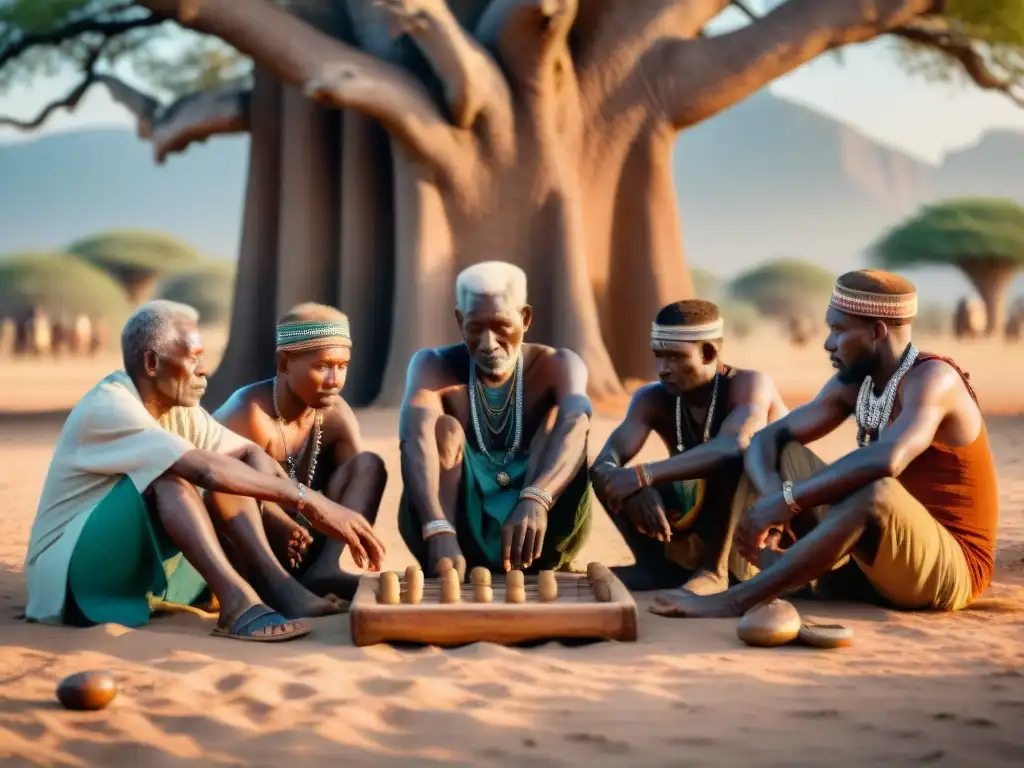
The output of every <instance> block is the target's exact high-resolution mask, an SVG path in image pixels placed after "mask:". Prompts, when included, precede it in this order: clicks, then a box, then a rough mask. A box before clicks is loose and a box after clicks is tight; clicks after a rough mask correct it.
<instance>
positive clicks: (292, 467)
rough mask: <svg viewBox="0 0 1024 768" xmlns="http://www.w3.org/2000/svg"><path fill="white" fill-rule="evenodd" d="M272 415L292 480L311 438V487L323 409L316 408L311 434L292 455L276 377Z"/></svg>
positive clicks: (318, 452)
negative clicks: (278, 399) (279, 403)
mask: <svg viewBox="0 0 1024 768" xmlns="http://www.w3.org/2000/svg"><path fill="white" fill-rule="evenodd" d="M274 417H275V418H276V419H277V429H278V432H279V433H280V435H281V447H282V448H283V449H284V460H285V463H286V464H287V465H288V476H289V477H290V478H291V479H292V481H297V479H298V469H299V464H300V463H302V457H303V456H305V455H306V449H307V448H308V447H309V443H310V440H309V438H310V437H312V438H313V453H312V454H310V457H309V472H308V473H307V475H306V487H307V488H310V489H312V487H313V477H314V476H315V475H316V462H317V459H318V458H320V440H321V437H322V436H323V423H324V413H323V411H320V410H318V411H316V413H315V414H314V416H313V431H312V434H311V435H307V436H306V439H305V440H304V441H303V443H302V448H301V449H300V450H299V452H298V453H297V454H296V455H295V456H294V457H292V455H291V454H290V453H289V452H288V441H287V440H285V436H284V425H285V421H284V417H283V416H282V415H281V409H280V407H279V406H278V404H277V378H276V377H275V378H274ZM299 517H302V518H303V520H304V521H305V517H304V516H303V515H302V513H301V512H300V513H299ZM306 522H308V521H306Z"/></svg>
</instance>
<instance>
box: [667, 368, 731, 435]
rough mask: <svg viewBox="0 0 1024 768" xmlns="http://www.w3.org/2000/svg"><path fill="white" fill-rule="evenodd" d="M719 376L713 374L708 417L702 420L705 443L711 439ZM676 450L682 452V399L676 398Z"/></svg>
mask: <svg viewBox="0 0 1024 768" xmlns="http://www.w3.org/2000/svg"><path fill="white" fill-rule="evenodd" d="M719 378H720V376H719V374H718V373H715V378H714V380H713V381H712V382H711V405H709V406H708V415H707V418H706V419H704V442H705V443H706V442H707V441H708V440H710V439H711V424H712V422H713V421H714V418H715V404H716V403H717V402H718V381H719ZM687 431H689V424H687ZM676 450H677V451H679V452H680V453H682V452H683V398H682V397H677V398H676Z"/></svg>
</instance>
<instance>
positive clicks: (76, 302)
mask: <svg viewBox="0 0 1024 768" xmlns="http://www.w3.org/2000/svg"><path fill="white" fill-rule="evenodd" d="M34 307H39V308H40V309H42V310H44V311H45V312H46V313H47V314H49V315H50V316H51V317H59V316H60V315H62V314H65V313H67V314H71V315H73V314H78V313H80V312H84V313H86V314H87V315H89V316H90V317H103V318H106V320H107V322H108V323H109V324H110V326H111V327H113V328H116V327H119V326H120V325H121V324H122V323H124V321H125V320H126V319H127V318H128V315H129V314H130V313H131V305H130V303H129V301H128V296H127V295H126V294H125V291H124V288H122V287H121V285H120V284H119V283H118V282H117V281H116V280H114V278H112V277H111V276H110V275H109V274H108V273H106V272H104V271H103V270H102V269H99V268H98V267H95V266H93V265H91V264H88V263H86V262H84V261H82V260H81V259H79V258H77V257H75V256H72V255H70V254H66V253H27V254H16V255H11V256H4V257H0V317H15V318H17V317H22V316H23V315H25V314H26V313H28V312H30V311H32V309H33V308H34Z"/></svg>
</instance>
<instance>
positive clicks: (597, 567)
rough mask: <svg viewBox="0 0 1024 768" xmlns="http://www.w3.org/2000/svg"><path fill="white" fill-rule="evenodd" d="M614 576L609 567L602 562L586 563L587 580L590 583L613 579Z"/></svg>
mask: <svg viewBox="0 0 1024 768" xmlns="http://www.w3.org/2000/svg"><path fill="white" fill-rule="evenodd" d="M614 580H615V576H614V575H613V574H612V571H611V569H610V568H609V567H608V566H607V565H605V564H604V563H597V562H594V563H587V581H589V582H590V583H591V585H594V584H598V583H599V582H602V581H609V582H610V581H614Z"/></svg>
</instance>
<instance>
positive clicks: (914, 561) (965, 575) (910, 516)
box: [736, 443, 973, 611]
mask: <svg viewBox="0 0 1024 768" xmlns="http://www.w3.org/2000/svg"><path fill="white" fill-rule="evenodd" d="M825 466H826V464H825V462H823V461H822V460H821V459H820V458H818V456H816V455H815V454H814V452H813V451H811V450H810V449H809V448H807V447H805V446H803V445H800V444H799V443H789V444H787V445H786V446H785V447H784V448H783V449H782V451H781V454H780V456H779V473H780V474H781V476H782V479H783V480H790V481H792V482H799V481H800V480H806V479H808V478H809V477H811V476H813V475H815V474H817V473H818V472H819V471H821V470H822V469H823V468H824V467H825ZM756 500H757V492H756V491H755V489H754V487H753V485H752V484H751V483H750V481H749V480H748V479H747V478H746V477H744V478H743V480H742V482H741V483H740V487H739V489H738V490H737V492H736V503H738V504H741V505H742V509H743V510H746V509H749V508H750V506H751V505H752V504H753V503H754V502H755V501H756ZM876 503H878V504H879V505H880V506H882V507H884V509H885V511H886V512H887V513H888V514H887V516H886V517H887V520H888V522H887V524H886V526H885V529H884V530H883V531H882V534H881V538H880V541H879V545H878V552H877V553H876V555H875V559H874V561H873V562H872V563H870V564H869V563H867V562H865V561H864V560H863V559H862V558H860V557H858V556H856V555H851V556H848V557H844V558H842V559H841V560H840V561H839V562H838V563H836V565H835V567H836V568H838V567H840V566H842V565H844V564H845V563H846V562H848V561H849V559H851V557H852V559H853V561H854V562H855V563H856V564H857V567H858V568H859V569H860V570H861V571H863V573H864V575H865V576H866V577H867V579H868V581H869V582H870V583H871V586H872V587H873V588H874V589H875V591H876V592H878V594H879V595H880V596H881V597H882V598H884V599H885V600H886V602H888V603H889V604H891V605H892V606H893V607H895V608H902V609H905V610H919V609H929V608H930V609H935V610H942V611H958V610H960V609H962V608H965V607H967V606H968V605H969V604H970V603H971V600H972V590H973V586H972V583H971V572H970V569H969V567H968V565H967V558H966V557H964V552H963V549H962V548H961V547H960V545H959V544H958V543H957V541H956V539H954V538H953V535H952V534H951V533H950V532H949V531H947V530H946V529H945V528H944V527H942V525H941V524H940V523H939V522H938V521H936V520H935V518H934V517H932V516H931V514H930V513H929V512H928V510H927V509H925V507H924V505H922V504H921V502H919V501H918V500H917V499H915V498H914V497H913V496H911V495H910V492H909V491H907V489H906V488H904V487H903V484H902V483H900V482H899V481H898V480H894V479H891V478H888V479H885V480H881V481H879V484H878V495H877V497H876ZM811 514H813V515H814V516H815V517H816V518H817V519H818V520H819V521H821V520H824V519H825V518H826V517H827V516H828V514H829V510H828V508H827V507H817V508H815V509H812V510H811Z"/></svg>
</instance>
